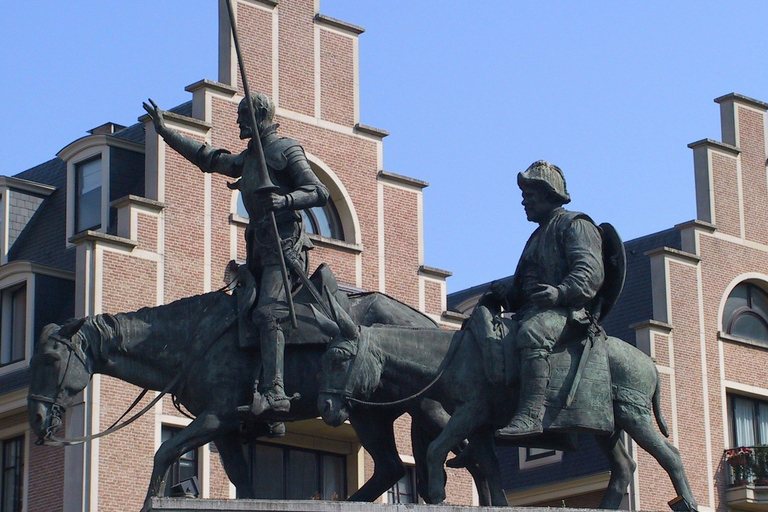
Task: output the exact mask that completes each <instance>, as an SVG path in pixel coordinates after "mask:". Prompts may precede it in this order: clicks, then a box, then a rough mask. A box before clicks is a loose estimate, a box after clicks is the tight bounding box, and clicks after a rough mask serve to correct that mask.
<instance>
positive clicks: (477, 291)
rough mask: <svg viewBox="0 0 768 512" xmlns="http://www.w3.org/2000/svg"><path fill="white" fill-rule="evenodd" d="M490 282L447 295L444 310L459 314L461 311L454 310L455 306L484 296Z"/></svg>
mask: <svg viewBox="0 0 768 512" xmlns="http://www.w3.org/2000/svg"><path fill="white" fill-rule="evenodd" d="M509 277H510V278H511V277H512V276H509ZM491 282H492V281H488V282H487V283H483V284H477V285H475V286H472V287H471V288H465V289H463V290H459V291H457V292H453V293H449V294H448V295H447V296H446V308H447V309H448V311H457V312H460V313H461V311H459V310H458V309H456V306H458V305H459V304H461V303H462V302H464V301H465V300H467V299H470V298H472V297H476V296H479V295H482V294H484V293H485V290H487V289H488V287H489V286H491Z"/></svg>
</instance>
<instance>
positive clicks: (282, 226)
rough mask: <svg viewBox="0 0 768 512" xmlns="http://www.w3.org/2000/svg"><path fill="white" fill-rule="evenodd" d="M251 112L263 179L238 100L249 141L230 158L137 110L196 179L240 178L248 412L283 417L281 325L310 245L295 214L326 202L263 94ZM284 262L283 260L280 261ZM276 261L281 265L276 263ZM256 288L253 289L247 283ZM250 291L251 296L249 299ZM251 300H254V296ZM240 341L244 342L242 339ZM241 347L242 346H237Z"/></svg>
mask: <svg viewBox="0 0 768 512" xmlns="http://www.w3.org/2000/svg"><path fill="white" fill-rule="evenodd" d="M250 101H251V105H252V107H253V111H254V113H255V117H256V123H257V126H258V129H257V132H258V133H259V134H260V141H261V147H262V148H263V158H264V161H265V162H266V168H267V171H268V176H261V175H260V173H261V172H263V170H261V169H260V167H259V157H260V155H259V154H258V153H259V150H258V148H257V147H256V146H257V144H255V141H254V138H253V132H254V130H253V129H252V127H251V124H250V123H249V121H248V113H249V112H248V109H249V108H250V107H249V105H248V101H247V100H246V98H243V100H242V101H241V102H240V105H239V107H238V115H237V123H238V125H239V126H240V138H241V139H251V140H250V141H249V144H248V148H247V149H245V150H244V151H243V152H241V153H240V154H238V155H232V154H231V153H230V152H229V151H227V150H225V149H214V148H211V147H210V146H209V145H207V144H201V143H200V142H197V141H194V140H192V139H190V138H188V137H185V136H184V135H181V134H180V133H178V132H176V131H174V130H172V129H170V128H168V127H167V126H166V125H165V122H164V118H163V111H162V110H160V109H159V108H158V107H157V105H156V104H155V103H154V102H153V101H152V100H149V102H150V103H151V105H148V104H146V103H144V109H145V110H146V111H147V113H148V114H149V115H150V117H151V118H152V121H153V123H154V125H155V130H156V131H157V133H158V134H159V135H160V136H161V137H163V139H164V140H165V141H166V142H167V143H168V145H169V146H171V147H172V148H173V149H175V150H176V151H178V152H179V153H180V154H181V155H182V156H184V158H186V159H187V160H189V161H190V162H192V163H194V164H195V165H197V166H198V167H199V168H200V169H201V170H202V171H203V172H216V173H220V174H224V175H225V176H230V177H233V178H240V179H239V181H237V182H236V183H235V184H234V185H232V187H233V188H239V189H240V193H241V194H242V198H243V203H244V205H245V208H246V210H247V211H248V215H249V216H250V220H249V223H248V228H247V229H246V231H245V242H246V247H247V262H246V265H247V268H246V270H245V272H249V273H250V274H251V275H250V276H246V277H245V279H244V282H245V283H249V282H250V283H252V284H251V286H249V287H247V288H248V289H246V290H242V292H243V293H242V296H244V297H246V299H245V301H246V302H247V305H246V306H245V308H243V307H242V306H241V309H246V310H248V309H249V307H250V305H252V304H253V303H254V302H255V304H256V305H255V307H253V310H252V313H251V315H252V319H253V322H254V323H255V325H256V326H257V327H258V331H259V337H258V338H259V344H260V345H259V348H260V351H261V358H262V364H263V378H262V379H261V384H262V385H261V389H260V386H259V379H258V377H257V380H256V382H255V383H254V394H253V401H252V405H251V411H252V412H253V414H254V415H257V416H258V415H260V414H262V413H263V412H264V411H266V410H269V409H272V410H275V411H277V412H288V411H289V410H290V406H291V404H290V400H291V398H289V397H288V396H287V395H286V394H285V390H284V386H283V353H284V348H285V336H284V334H283V326H282V324H283V323H284V322H285V321H286V320H287V319H288V317H289V314H291V311H292V306H291V305H290V304H289V300H290V290H288V291H287V290H286V288H289V289H293V288H294V286H295V285H296V284H297V283H298V281H299V277H300V276H299V273H304V274H305V275H306V269H307V251H308V250H309V249H311V248H312V242H311V241H310V240H309V238H308V237H307V234H306V231H305V228H304V222H303V220H302V216H301V213H300V210H302V209H305V208H312V207H315V206H323V205H325V203H326V202H327V201H328V189H326V188H325V186H324V185H323V184H322V183H320V180H318V179H317V176H315V174H314V172H312V169H311V168H310V166H309V162H307V158H306V156H305V154H304V149H303V148H302V147H301V145H300V144H299V143H298V142H297V141H296V140H294V139H290V138H281V137H279V136H278V135H277V127H278V125H277V124H274V123H273V119H274V115H275V104H274V103H273V102H272V100H271V99H270V98H269V97H268V96H266V95H264V94H253V95H251V97H250ZM271 212H274V219H275V221H276V224H277V231H278V233H279V238H280V242H279V243H280V245H282V247H278V241H277V240H276V238H275V236H274V231H273V229H274V227H273V225H272V220H271V216H272V213H271ZM283 258H284V260H283ZM281 260H283V261H281ZM281 265H287V267H288V274H289V277H288V280H289V282H290V284H289V286H286V284H285V283H284V280H283V273H282V270H281ZM254 282H255V283H258V287H257V288H256V287H254V286H253V283H254ZM256 289H257V290H258V293H257V292H256ZM254 295H257V296H256V297H254ZM242 338H243V340H247V339H249V338H248V337H246V336H242ZM243 343H244V344H247V342H246V341H243Z"/></svg>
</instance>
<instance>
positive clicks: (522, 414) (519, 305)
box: [473, 160, 623, 438]
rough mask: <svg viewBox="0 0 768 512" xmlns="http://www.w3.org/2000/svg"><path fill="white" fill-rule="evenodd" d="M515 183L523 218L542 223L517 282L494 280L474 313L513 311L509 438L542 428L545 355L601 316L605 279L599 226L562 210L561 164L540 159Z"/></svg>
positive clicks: (479, 315)
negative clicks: (513, 394) (513, 404)
mask: <svg viewBox="0 0 768 512" xmlns="http://www.w3.org/2000/svg"><path fill="white" fill-rule="evenodd" d="M517 184H518V186H519V187H520V189H521V190H522V193H523V207H524V208H525V213H526V216H527V218H528V220H529V221H531V222H535V223H537V224H538V225H539V227H538V228H537V229H536V230H535V231H534V232H533V234H532V235H531V237H530V238H529V239H528V242H527V243H526V245H525V248H524V249H523V254H522V256H521V257H520V262H519V263H518V265H517V270H516V271H515V275H514V280H513V281H512V282H511V283H506V282H504V281H494V282H493V283H492V284H491V288H490V293H488V294H486V295H485V296H484V297H483V298H482V299H481V301H480V304H479V305H478V307H477V308H476V310H475V312H474V313H473V317H476V318H480V319H487V321H486V322H485V323H487V324H490V323H491V314H490V312H489V309H490V310H496V311H498V308H499V307H500V306H504V308H505V310H507V311H510V312H514V313H515V324H516V326H517V330H516V334H515V333H514V329H513V332H510V335H514V336H515V338H514V339H515V346H516V347H517V349H518V350H519V354H520V402H519V405H518V408H517V411H516V412H515V415H514V416H513V418H512V420H511V421H510V423H509V425H508V426H507V427H505V428H503V429H501V430H500V431H499V434H500V435H501V436H502V437H511V438H514V437H522V436H528V435H534V434H538V433H541V432H542V431H543V430H542V419H543V416H544V397H545V392H546V389H547V384H548V382H549V378H550V367H549V361H548V358H549V353H550V352H551V351H552V348H553V347H554V346H555V344H557V343H558V342H560V341H561V340H562V339H563V338H564V337H565V336H564V333H565V334H567V332H573V329H568V327H569V326H571V327H573V326H575V325H579V324H580V325H582V326H583V327H582V330H584V329H585V328H589V327H593V326H592V324H593V323H594V322H596V315H597V316H599V312H597V311H595V310H594V309H595V308H594V305H595V303H594V300H593V299H595V297H596V296H597V294H598V292H599V291H600V289H601V286H602V285H603V280H604V278H605V269H604V264H603V245H602V238H601V232H600V229H599V228H598V227H597V226H596V225H595V223H594V222H593V221H592V219H590V218H589V217H587V216H586V215H584V214H583V213H579V212H571V211H568V210H565V209H563V207H562V206H563V205H564V204H566V203H569V202H570V201H571V198H570V196H569V195H568V191H567V190H566V187H565V177H564V176H563V172H562V171H561V170H560V168H559V167H557V166H555V165H553V164H551V163H549V162H545V161H543V160H539V161H537V162H534V163H533V164H531V166H530V167H528V169H526V170H525V172H521V173H519V174H518V175H517ZM622 282H623V281H622ZM489 327H490V325H489ZM491 330H492V328H491ZM484 357H485V354H484ZM586 357H587V353H586V352H585V354H584V355H583V358H586ZM485 359H486V360H487V359H488V358H487V357H485Z"/></svg>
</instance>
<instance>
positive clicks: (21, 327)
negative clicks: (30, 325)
mask: <svg viewBox="0 0 768 512" xmlns="http://www.w3.org/2000/svg"><path fill="white" fill-rule="evenodd" d="M26 334H27V285H26V283H25V284H22V285H21V286H14V287H12V288H7V289H5V290H3V291H2V292H0V365H6V364H11V363H15V362H17V361H21V360H23V359H24V357H25V347H26V344H27V343H26V341H27V340H26Z"/></svg>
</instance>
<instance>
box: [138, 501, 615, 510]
mask: <svg viewBox="0 0 768 512" xmlns="http://www.w3.org/2000/svg"><path fill="white" fill-rule="evenodd" d="M478 510H482V512H515V511H516V510H519V511H521V512H522V511H523V510H524V511H525V512H552V511H553V510H556V511H557V512H598V511H596V510H593V509H583V508H582V509H574V508H559V507H558V508H557V509H551V508H543V507H538V508H537V507H525V508H510V507H483V508H482V509H479V508H478V507H468V506H458V505H413V504H407V505H389V504H379V503H360V502H348V501H313V500H308V501H287V500H202V499H183V498H154V499H153V500H152V508H151V512H230V511H232V512H438V511H439V512H478ZM599 512H604V511H599Z"/></svg>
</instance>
